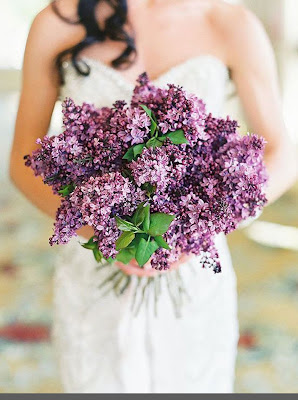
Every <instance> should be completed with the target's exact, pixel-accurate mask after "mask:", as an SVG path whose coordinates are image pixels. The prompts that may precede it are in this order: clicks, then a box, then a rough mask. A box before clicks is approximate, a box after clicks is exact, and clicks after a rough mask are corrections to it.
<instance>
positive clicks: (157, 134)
mask: <svg viewBox="0 0 298 400" xmlns="http://www.w3.org/2000/svg"><path fill="white" fill-rule="evenodd" d="M63 112H64V130H63V132H62V133H61V134H60V135H58V136H56V137H45V138H43V139H42V140H41V139H40V140H39V141H38V143H39V144H40V148H39V149H38V150H36V151H35V152H34V153H33V154H32V155H28V156H26V165H27V166H29V167H31V168H32V169H33V171H34V173H35V174H36V175H38V176H42V178H43V180H44V183H45V184H47V185H50V186H51V187H52V189H53V191H54V193H56V194H57V195H59V196H61V206H60V207H59V209H58V210H57V215H56V221H55V227H54V234H53V236H52V237H51V238H50V244H51V245H53V244H67V243H68V241H69V240H70V238H71V237H72V236H74V235H76V232H77V230H78V229H79V228H81V227H82V226H85V225H88V226H90V227H92V229H93V232H94V234H93V236H92V237H91V238H90V240H89V241H88V242H86V243H84V244H82V245H83V247H85V248H86V249H88V250H89V251H92V253H93V255H94V257H95V259H96V260H97V261H98V262H101V263H104V265H106V268H108V265H109V263H115V262H119V263H121V266H122V267H121V268H120V269H118V271H116V272H115V273H114V274H112V275H111V277H110V279H109V280H108V281H107V283H109V284H110V286H112V288H113V289H114V290H115V293H118V294H121V293H123V292H125V290H126V288H127V287H129V284H130V276H131V272H133V274H135V275H137V276H138V275H144V270H142V273H138V268H139V269H144V266H146V269H147V268H148V262H149V263H150V268H151V269H152V271H150V270H148V272H146V274H145V275H146V276H145V277H144V279H145V280H146V281H147V283H146V285H147V286H146V285H145V286H143V288H142V289H140V290H142V291H143V292H142V293H143V295H144V297H146V295H147V294H146V293H148V288H149V287H154V290H153V292H154V293H155V295H156V296H157V294H158V290H157V288H155V286H156V284H157V282H158V280H160V279H161V278H162V279H164V278H165V279H167V281H168V290H169V292H171V287H172V285H173V282H172V281H171V279H172V277H173V276H174V274H175V277H176V282H179V276H178V275H179V270H176V271H172V272H173V274H171V273H167V272H164V271H167V270H169V269H171V266H173V265H175V263H176V262H177V261H178V260H181V257H185V256H192V255H198V256H200V260H201V267H202V268H207V267H208V268H211V269H212V270H213V271H214V272H215V273H219V272H221V265H220V260H219V257H218V253H217V249H216V246H215V243H214V239H215V236H216V235H217V234H219V233H224V234H228V233H230V232H231V231H233V230H234V229H236V228H237V226H238V225H239V223H241V222H242V221H244V220H246V219H247V218H249V217H254V216H255V215H256V213H257V212H259V211H260V210H261V209H262V208H263V207H264V205H265V204H266V196H265V186H266V182H267V174H266V170H265V167H264V162H263V151H264V145H265V143H264V139H263V138H261V137H258V136H257V135H250V134H247V135H246V136H240V134H239V133H238V131H237V128H238V126H237V122H236V121H232V120H231V119H230V118H226V119H220V118H215V117H213V116H212V115H210V114H207V113H206V109H205V105H204V103H203V101H202V100H200V99H198V98H197V97H196V96H194V95H191V94H189V93H187V92H185V91H184V89H183V88H182V87H178V86H175V85H172V84H169V85H168V87H167V88H159V87H155V86H154V85H153V84H152V83H151V82H150V81H149V80H148V78H147V75H146V74H143V75H141V76H140V77H139V79H138V83H137V86H136V87H135V90H134V93H133V96H132V100H131V104H129V105H128V104H126V103H125V102H123V101H117V102H116V103H115V104H114V106H113V107H104V108H101V109H96V108H95V107H94V106H92V105H90V104H88V103H85V104H83V105H76V104H74V102H73V101H72V100H71V99H66V100H65V101H64V105H63ZM123 265H129V267H127V268H126V267H123ZM132 266H133V268H134V270H133V269H132ZM146 271H147V270H146ZM156 271H159V272H158V273H156ZM160 272H163V273H162V274H161V273H160ZM206 273H207V272H206ZM144 279H143V278H142V279H141V278H140V281H141V280H144ZM103 286H105V284H103ZM182 286H183V285H181V287H180V286H179V288H178V289H177V290H176V293H177V292H178V293H182V292H184V288H183V289H182ZM176 300H177V299H176V297H175V298H174V299H173V302H174V303H175V302H176Z"/></svg>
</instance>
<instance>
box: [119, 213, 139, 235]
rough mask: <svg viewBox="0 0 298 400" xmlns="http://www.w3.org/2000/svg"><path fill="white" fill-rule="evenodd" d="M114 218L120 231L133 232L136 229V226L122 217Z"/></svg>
mask: <svg viewBox="0 0 298 400" xmlns="http://www.w3.org/2000/svg"><path fill="white" fill-rule="evenodd" d="M115 218H116V223H117V227H118V229H120V231H123V232H133V231H135V230H136V227H135V226H134V224H132V223H131V222H129V221H125V220H124V219H122V218H120V217H115Z"/></svg>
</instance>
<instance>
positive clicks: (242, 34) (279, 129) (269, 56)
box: [225, 6, 297, 202]
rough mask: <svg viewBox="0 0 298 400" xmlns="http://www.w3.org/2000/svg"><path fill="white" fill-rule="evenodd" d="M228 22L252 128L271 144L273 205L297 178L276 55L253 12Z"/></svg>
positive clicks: (238, 11) (238, 12) (239, 10)
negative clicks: (281, 97) (282, 102)
mask: <svg viewBox="0 0 298 400" xmlns="http://www.w3.org/2000/svg"><path fill="white" fill-rule="evenodd" d="M228 20H229V21H230V23H229V24H227V25H226V28H225V39H226V40H225V43H226V44H227V45H228V46H227V50H226V52H227V54H228V64H229V66H230V67H231V70H232V78H233V80H234V82H235V84H236V87H237V91H238V94H239V97H240V99H241V102H242V104H243V107H244V111H245V113H246V116H247V118H248V121H249V124H250V126H251V128H252V129H253V131H254V132H255V133H257V134H259V135H261V136H263V137H265V139H266V140H267V142H268V143H267V145H266V150H265V160H266V165H267V169H268V172H269V186H268V191H267V195H268V199H269V202H273V201H275V200H277V199H278V198H279V197H280V196H281V195H282V194H283V193H285V192H286V191H287V190H288V189H289V188H290V187H291V186H292V185H293V183H294V182H295V179H296V177H297V161H296V152H295V146H294V145H293V143H291V141H290V138H289V136H288V134H287V131H286V128H285V124H284V121H283V115H282V104H281V100H280V93H279V85H278V79H277V71H276V63H275V59H274V53H273V50H272V47H271V44H270V42H269V39H268V37H267V35H266V33H265V31H264V28H263V26H262V25H261V23H260V22H259V21H258V20H257V18H256V17H255V16H254V15H253V14H252V13H251V12H249V11H248V10H246V9H245V8H243V7H239V6H237V7H236V8H233V11H232V13H231V15H230V16H229V18H228V19H227V21H228Z"/></svg>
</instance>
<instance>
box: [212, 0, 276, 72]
mask: <svg viewBox="0 0 298 400" xmlns="http://www.w3.org/2000/svg"><path fill="white" fill-rule="evenodd" d="M210 19H211V21H212V25H213V27H214V29H215V31H216V33H217V37H218V40H219V41H220V45H221V46H222V48H223V49H224V51H225V54H226V60H227V63H228V64H229V65H230V67H233V66H235V65H239V64H241V65H242V66H243V64H245V63H246V64H247V65H248V64H249V65H251V64H253V63H255V62H259V60H260V59H262V57H263V59H264V58H265V57H266V59H267V60H268V62H270V63H272V61H273V52H272V46H271V43H270V40H269V38H268V36H267V33H266V31H265V29H264V26H263V24H262V23H261V21H260V20H259V19H258V18H257V16H256V15H255V14H254V13H253V12H251V11H250V10H249V9H248V8H246V7H245V6H243V5H235V4H229V3H225V2H223V1H216V2H214V7H213V9H212V12H211V14H210Z"/></svg>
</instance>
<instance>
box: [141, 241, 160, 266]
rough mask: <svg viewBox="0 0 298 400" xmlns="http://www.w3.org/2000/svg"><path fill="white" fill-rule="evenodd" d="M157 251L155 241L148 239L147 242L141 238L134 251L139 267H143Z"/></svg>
mask: <svg viewBox="0 0 298 400" xmlns="http://www.w3.org/2000/svg"><path fill="white" fill-rule="evenodd" d="M157 249H158V244H157V243H156V242H155V240H150V237H149V238H148V240H145V239H143V238H141V240H140V242H139V244H138V247H137V251H136V260H137V262H138V264H139V266H140V267H142V266H143V265H145V264H146V262H147V261H148V260H149V259H150V257H151V256H152V254H153V253H154V252H155V251H156V250H157Z"/></svg>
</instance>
